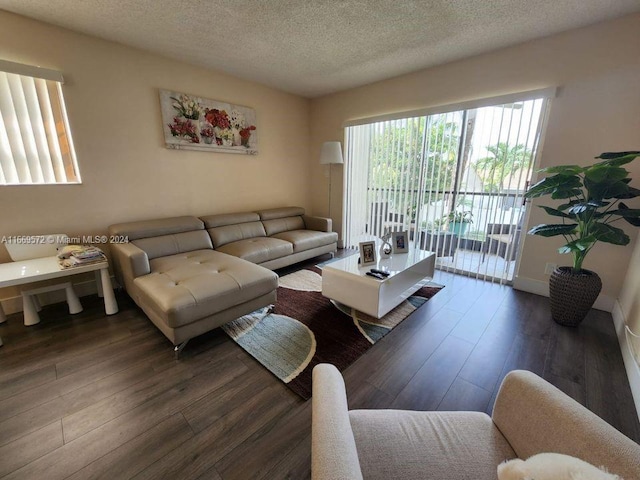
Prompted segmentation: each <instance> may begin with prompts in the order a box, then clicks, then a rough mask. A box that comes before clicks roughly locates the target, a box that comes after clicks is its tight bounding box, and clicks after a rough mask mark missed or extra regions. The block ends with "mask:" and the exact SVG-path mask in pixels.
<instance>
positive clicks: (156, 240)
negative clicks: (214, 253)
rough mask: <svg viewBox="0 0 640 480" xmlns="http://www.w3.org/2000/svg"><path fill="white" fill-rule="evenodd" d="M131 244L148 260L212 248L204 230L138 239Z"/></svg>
mask: <svg viewBox="0 0 640 480" xmlns="http://www.w3.org/2000/svg"><path fill="white" fill-rule="evenodd" d="M131 243H132V244H134V245H135V246H136V247H138V248H139V249H141V250H144V251H145V252H146V254H147V257H148V258H149V260H151V259H153V258H158V257H165V256H167V255H175V254H178V253H186V252H192V251H194V250H202V249H204V248H213V245H212V244H211V238H210V237H209V235H208V234H207V232H205V231H204V230H195V231H191V232H182V233H173V234H170V235H160V236H157V237H149V238H140V239H139V240H134V241H133V242H131Z"/></svg>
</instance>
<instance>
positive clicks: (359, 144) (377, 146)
mask: <svg viewBox="0 0 640 480" xmlns="http://www.w3.org/2000/svg"><path fill="white" fill-rule="evenodd" d="M552 92H553V91H544V92H543V91H539V92H537V96H534V97H533V98H531V99H520V98H518V97H517V96H513V97H509V98H508V99H509V100H514V101H510V102H509V103H501V104H497V105H490V104H488V102H486V101H483V104H482V106H479V107H475V108H468V109H463V110H451V109H447V110H444V112H445V113H430V114H427V115H421V116H409V117H405V118H399V117H395V118H390V117H386V118H383V119H381V120H380V121H374V122H371V123H368V124H367V123H363V122H362V121H359V122H358V123H356V124H354V125H353V126H349V127H347V128H346V145H347V161H346V184H345V185H346V194H345V216H344V218H345V225H344V228H343V231H344V232H345V239H344V240H345V246H347V247H356V246H357V245H358V243H359V242H360V241H362V240H363V239H365V238H370V237H371V236H376V237H381V236H383V235H384V234H385V233H387V232H389V231H403V230H407V231H409V233H410V238H411V239H412V241H413V243H414V245H415V247H416V248H422V249H426V250H432V251H434V252H436V253H437V256H438V261H437V266H438V268H440V269H443V270H447V271H452V272H457V273H464V274H466V275H472V276H475V277H479V278H486V279H493V280H496V281H499V282H503V281H510V280H511V279H512V277H513V273H514V270H515V257H516V253H517V248H518V242H519V240H520V238H521V236H522V221H523V214H524V207H523V195H524V192H525V191H526V185H527V181H528V180H529V179H530V177H531V172H532V169H533V164H534V158H535V155H536V152H537V150H538V143H539V138H540V133H541V131H542V126H543V119H544V117H545V109H546V106H547V104H548V101H547V99H546V97H545V95H548V94H549V93H552ZM542 93H544V95H543V94H542ZM502 100H504V97H503V98H502Z"/></svg>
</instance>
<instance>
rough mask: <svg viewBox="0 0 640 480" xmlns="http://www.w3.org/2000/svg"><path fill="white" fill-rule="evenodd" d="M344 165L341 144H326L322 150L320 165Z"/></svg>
mask: <svg viewBox="0 0 640 480" xmlns="http://www.w3.org/2000/svg"><path fill="white" fill-rule="evenodd" d="M331 163H344V160H343V159H342V146H341V145H340V142H324V143H323V144H322V150H320V164H321V165H328V164H331Z"/></svg>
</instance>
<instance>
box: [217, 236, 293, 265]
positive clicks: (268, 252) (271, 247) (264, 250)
mask: <svg viewBox="0 0 640 480" xmlns="http://www.w3.org/2000/svg"><path fill="white" fill-rule="evenodd" d="M218 251H219V252H223V253H228V254H229V255H233V256H234V257H239V258H242V259H243V260H247V261H249V262H253V263H263V262H268V261H269V260H275V259H276V258H280V257H285V256H287V255H291V254H292V253H293V252H294V246H293V244H292V243H291V242H287V241H285V240H280V239H278V238H269V237H258V238H248V239H246V240H239V241H237V242H232V243H227V244H226V245H223V246H222V247H219V248H218Z"/></svg>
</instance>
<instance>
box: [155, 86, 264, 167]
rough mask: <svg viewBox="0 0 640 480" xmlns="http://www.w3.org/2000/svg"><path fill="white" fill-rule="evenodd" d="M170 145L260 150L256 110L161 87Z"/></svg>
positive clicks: (166, 135) (251, 153)
mask: <svg viewBox="0 0 640 480" xmlns="http://www.w3.org/2000/svg"><path fill="white" fill-rule="evenodd" d="M160 107H161V109H162V124H163V130H164V139H165V143H166V147H167V148H176V149H189V150H209V151H212V152H225V153H244V154H249V155H255V154H256V153H258V135H257V128H256V113H255V111H254V110H253V109H252V108H248V107H242V106H240V105H231V104H229V103H224V102H218V101H216V100H210V99H208V98H200V97H196V96H193V95H187V94H185V93H178V92H171V91H168V90H160Z"/></svg>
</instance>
